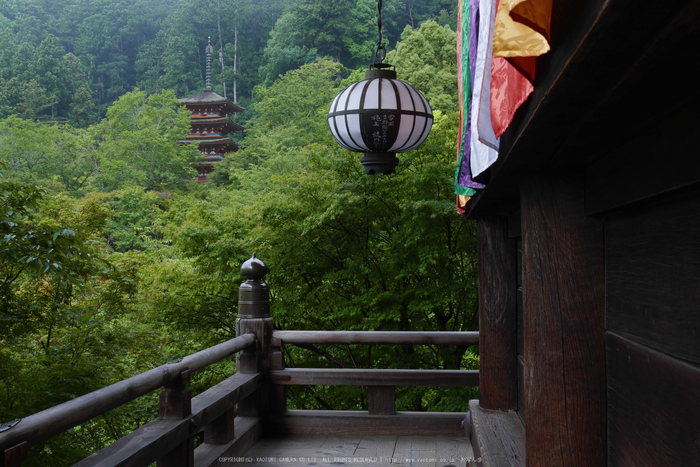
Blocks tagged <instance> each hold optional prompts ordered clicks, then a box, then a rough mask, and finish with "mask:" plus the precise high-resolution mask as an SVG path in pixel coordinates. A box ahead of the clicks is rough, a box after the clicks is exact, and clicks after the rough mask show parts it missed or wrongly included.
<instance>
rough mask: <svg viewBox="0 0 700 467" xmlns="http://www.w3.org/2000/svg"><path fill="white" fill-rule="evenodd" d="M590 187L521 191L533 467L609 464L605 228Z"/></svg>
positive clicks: (547, 185) (546, 183)
mask: <svg viewBox="0 0 700 467" xmlns="http://www.w3.org/2000/svg"><path fill="white" fill-rule="evenodd" d="M583 188H584V185H583V180H582V179H570V180H567V179H560V178H533V179H526V180H523V181H521V184H520V194H521V215H522V244H523V259H522V261H523V335H524V354H525V369H524V391H525V410H526V417H525V418H526V420H527V424H526V457H527V464H528V466H552V465H558V466H580V465H605V442H606V434H605V422H606V419H605V417H606V411H605V408H606V404H605V343H604V331H605V329H604V324H605V322H604V318H605V315H604V298H605V297H604V291H605V289H604V278H605V277H604V274H605V261H604V260H605V257H604V248H603V247H604V238H603V222H602V221H601V220H599V219H594V218H590V217H586V216H585V213H584V191H583Z"/></svg>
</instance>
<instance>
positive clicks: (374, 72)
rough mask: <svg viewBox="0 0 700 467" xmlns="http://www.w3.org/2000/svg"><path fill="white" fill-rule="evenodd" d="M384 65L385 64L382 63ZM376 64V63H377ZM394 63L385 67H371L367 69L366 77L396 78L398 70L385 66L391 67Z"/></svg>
mask: <svg viewBox="0 0 700 467" xmlns="http://www.w3.org/2000/svg"><path fill="white" fill-rule="evenodd" d="M382 65H384V64H383V63H382ZM375 66H376V65H375ZM390 66H392V65H384V67H381V68H379V67H377V68H376V69H372V68H370V69H369V70H367V71H365V79H375V78H385V79H396V70H389V69H387V68H385V67H390Z"/></svg>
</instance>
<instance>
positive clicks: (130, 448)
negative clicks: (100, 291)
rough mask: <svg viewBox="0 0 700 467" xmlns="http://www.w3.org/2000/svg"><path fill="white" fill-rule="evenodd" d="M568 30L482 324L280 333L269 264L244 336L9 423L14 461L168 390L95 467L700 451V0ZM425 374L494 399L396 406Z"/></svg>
mask: <svg viewBox="0 0 700 467" xmlns="http://www.w3.org/2000/svg"><path fill="white" fill-rule="evenodd" d="M551 44H552V51H551V52H550V53H548V54H546V55H544V56H542V57H539V58H538V77H537V81H536V85H535V89H534V92H533V94H532V95H531V96H530V98H529V99H528V101H527V102H526V103H525V104H524V105H523V106H522V107H521V108H520V110H519V111H518V113H517V114H516V116H515V119H514V121H513V123H512V125H511V126H510V127H509V129H508V130H507V131H506V133H505V134H504V135H503V136H502V138H501V146H500V154H499V158H498V161H497V162H496V163H495V165H494V166H492V167H491V168H490V169H489V172H488V174H487V178H486V180H485V183H486V188H485V189H484V190H482V191H481V192H480V193H479V194H478V195H477V196H475V197H474V198H473V199H472V201H471V203H470V204H469V205H468V206H467V213H466V215H467V216H469V217H470V218H472V219H475V220H476V223H477V231H478V237H479V238H478V240H479V308H480V310H479V314H480V329H479V332H478V333H442V332H441V333H428V332H425V333H423V332H416V333H385V332H376V333H373V332H352V331H346V332H326V333H317V332H312V331H289V330H287V331H278V330H275V329H274V324H273V322H274V313H272V314H271V313H270V310H269V303H267V298H266V294H267V291H266V288H265V286H264V283H262V282H261V281H262V278H263V276H264V274H265V268H264V266H261V265H260V264H258V262H256V261H254V260H253V259H251V261H249V262H248V263H246V265H244V268H243V270H242V272H243V273H244V275H246V277H247V278H248V281H247V282H246V283H245V284H244V285H243V286H241V301H240V304H239V319H240V322H239V328H240V335H239V337H236V338H235V339H232V340H231V341H228V342H225V343H222V344H220V345H218V346H215V347H212V348H210V349H205V350H203V351H201V352H198V353H197V354H194V355H191V356H189V357H185V358H184V359H182V360H181V361H178V362H172V363H170V364H167V365H163V366H162V367H158V368H155V369H153V370H151V371H149V372H147V373H144V374H141V375H137V376H134V377H132V378H130V379H128V380H124V381H121V382H119V383H116V384H115V385H113V386H110V387H108V388H104V389H102V390H100V391H97V392H95V393H91V394H88V395H85V396H82V397H80V398H77V399H74V400H72V401H69V402H67V403H65V404H62V405H60V406H57V407H54V408H52V409H49V410H47V411H44V412H41V413H38V414H35V415H32V416H29V417H27V418H26V419H24V420H21V421H16V422H13V423H14V424H10V425H12V426H9V427H7V425H8V424H6V427H5V428H4V429H3V430H2V431H1V432H0V454H1V455H0V465H1V466H3V467H15V466H18V465H21V464H22V462H23V461H24V459H25V458H26V455H27V450H28V449H30V448H31V446H32V445H34V444H37V443H39V442H41V441H42V440H45V439H47V438H49V437H51V436H53V435H55V434H57V433H60V432H62V431H65V430H67V429H69V428H70V427H72V426H76V425H77V424H80V423H83V422H85V421H86V420H89V419H91V418H93V417H97V416H99V415H100V414H102V413H105V412H106V411H107V410H110V409H112V408H114V407H117V406H120V405H122V404H124V403H126V402H128V401H130V400H133V399H134V398H136V397H139V396H140V395H142V394H146V393H147V392H149V391H152V390H156V389H158V388H163V390H162V394H161V402H160V416H159V417H158V418H157V419H156V420H154V421H152V422H151V423H149V424H147V425H144V426H143V427H141V428H139V429H138V430H136V431H135V432H133V433H131V434H129V435H127V436H126V437H125V438H122V439H121V440H119V441H117V442H116V443H114V444H113V445H111V446H109V447H107V448H105V449H104V450H103V451H101V452H99V453H96V454H94V455H93V456H91V457H88V458H87V459H85V460H84V461H82V462H81V463H79V464H78V465H80V466H96V465H99V466H116V465H135V466H136V465H138V466H148V465H150V463H152V462H156V463H157V465H158V466H163V467H164V466H183V467H184V466H188V467H189V466H193V465H197V466H222V465H227V466H228V465H269V466H271V465H286V466H290V465H339V464H358V463H362V465H367V466H371V465H426V466H427V465H435V466H437V465H440V466H448V465H454V466H456V465H459V466H467V465H468V466H484V467H486V466H525V465H527V466H542V467H551V466H572V467H574V466H575V467H578V466H586V467H591V466H611V467H613V466H633V467H636V466H653V467H656V466H659V467H672V466H700V150H699V149H698V143H697V140H698V137H700V112H698V109H700V86H698V78H697V73H696V72H695V71H694V70H692V67H693V66H694V65H695V62H696V61H697V60H696V58H697V57H698V53H697V50H696V49H697V44H700V2H697V1H696V0H667V1H666V2H664V3H658V2H650V1H641V2H640V1H632V0H590V1H586V2H580V1H574V0H561V1H556V2H554V3H553V12H552V26H551ZM209 95H210V96H211V94H209ZM198 96H199V97H197V99H196V101H198V102H199V101H204V100H206V99H207V97H206V96H207V94H206V91H205V93H202V95H198ZM185 103H186V104H188V103H187V102H185ZM211 104H212V105H211V106H210V107H208V109H209V112H214V113H215V112H219V113H218V114H217V115H219V117H216V118H221V117H220V116H221V115H222V114H225V113H226V112H231V108H227V107H225V105H224V104H223V103H222V102H218V101H217V104H216V105H221V107H218V108H217V107H215V106H214V105H213V104H214V102H213V101H212V102H211ZM207 105H209V103H207V104H206V105H205V104H202V105H201V109H202V111H201V112H203V109H204V108H206V107H207ZM217 109H218V110H217ZM222 109H223V110H222ZM201 112H200V116H198V117H194V116H193V121H194V119H195V118H199V119H204V120H206V119H210V117H212V116H211V115H206V116H205V115H201ZM212 123H213V122H212ZM202 128H204V125H203V126H202ZM207 128H208V129H207V134H209V131H212V130H214V128H213V127H212V126H209V127H207ZM216 131H218V132H219V134H220V133H221V131H220V130H216ZM199 135H200V136H199V137H200V138H201V137H202V131H201V130H200V133H199ZM219 151H221V149H219ZM214 152H215V153H216V149H215V150H214ZM476 342H478V344H479V349H480V369H479V371H447V370H381V369H372V370H360V369H314V370H309V369H298V368H285V367H284V362H283V361H282V357H281V352H280V348H281V346H282V345H308V344H315V345H321V344H335V345H350V344H388V343H393V344H403V345H443V344H456V343H459V344H461V345H466V344H473V343H476ZM236 352H240V356H239V365H238V367H237V372H236V373H235V374H234V375H232V376H231V377H230V378H228V379H227V380H225V381H224V382H222V383H220V384H218V385H216V386H214V387H212V388H211V389H209V390H207V391H205V392H204V393H202V394H200V395H198V396H197V397H194V398H190V396H189V390H188V389H187V382H188V380H189V376H190V374H191V373H192V372H195V371H197V370H199V369H201V368H204V367H206V366H207V365H210V364H211V363H213V362H215V361H217V360H220V359H222V358H226V357H230V356H231V355H233V354H234V353H236ZM291 384H303V385H315V384H322V385H332V384H334V385H365V386H367V387H368V394H369V407H368V410H366V411H352V412H346V411H342V412H340V411H337V412H336V411H303V410H302V411H297V410H289V409H288V408H287V405H286V399H285V388H286V386H287V385H291ZM423 385H424V386H440V385H445V386H457V387H462V386H474V385H478V386H479V394H480V396H479V400H473V401H467V400H465V401H464V411H463V412H462V413H426V412H419V413H415V412H396V410H395V407H394V388H395V387H396V386H423ZM280 436H286V437H284V438H280ZM290 436H291V438H290ZM334 436H335V437H339V436H354V438H352V440H351V441H347V438H344V439H345V441H342V440H340V438H333V437H334ZM195 437H197V439H198V440H200V441H201V444H200V445H199V446H197V447H196V448H195V446H194V442H193V439H195ZM306 437H315V438H314V439H315V441H313V442H306V443H305V442H304V439H310V438H306ZM403 437H414V438H411V439H412V440H413V441H410V440H406V439H405V438H403ZM416 437H417V438H416ZM290 439H291V441H290ZM392 440H393V441H392ZM446 440H447V441H446ZM382 441H386V442H388V445H387V444H384V445H382ZM314 443H315V444H314ZM392 443H393V444H392ZM459 443H462V444H459ZM392 445H393V448H392V447H391V446H392ZM465 445H468V448H464V446H465ZM382 446H383V447H382ZM406 446H408V448H406ZM341 448H342V449H341ZM346 448H347V449H346ZM399 452H401V453H404V452H405V453H409V454H407V455H402V456H399V455H397V453H399ZM249 453H254V455H255V456H256V458H257V456H260V458H262V459H263V460H269V462H260V463H259V464H256V462H255V460H256V458H253V457H252V454H249ZM338 453H341V454H342V453H346V454H345V455H337V454H338ZM362 453H365V456H362ZM382 453H384V457H382ZM454 453H461V454H459V455H453V454H454ZM465 453H466V454H465ZM387 454H388V460H387V457H386V455H387ZM360 456H362V457H360ZM394 456H396V458H394ZM272 459H275V461H274V462H273V461H272ZM311 459H314V460H313V462H312V461H311ZM360 459H362V461H360Z"/></svg>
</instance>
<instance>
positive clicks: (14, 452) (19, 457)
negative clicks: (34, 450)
mask: <svg viewBox="0 0 700 467" xmlns="http://www.w3.org/2000/svg"><path fill="white" fill-rule="evenodd" d="M27 448H28V444H27V442H26V441H24V442H23V443H19V444H17V445H15V446H12V447H11V448H8V449H5V451H4V452H3V458H2V461H3V463H2V467H18V466H19V465H21V464H22V462H24V461H25V460H27Z"/></svg>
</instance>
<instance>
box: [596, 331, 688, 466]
mask: <svg viewBox="0 0 700 467" xmlns="http://www.w3.org/2000/svg"><path fill="white" fill-rule="evenodd" d="M606 342H607V369H608V465H611V466H618V465H619V466H627V465H668V466H671V465H678V466H681V465H683V466H688V467H697V466H700V367H698V366H696V365H692V364H690V363H687V362H683V361H681V360H678V359H675V358H673V357H669V356H668V355H665V354H663V353H661V352H657V351H655V350H653V349H650V348H648V347H646V346H643V345H640V344H637V343H634V342H632V341H630V340H627V339H625V338H623V337H620V336H618V335H616V334H613V333H608V334H607V337H606Z"/></svg>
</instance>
